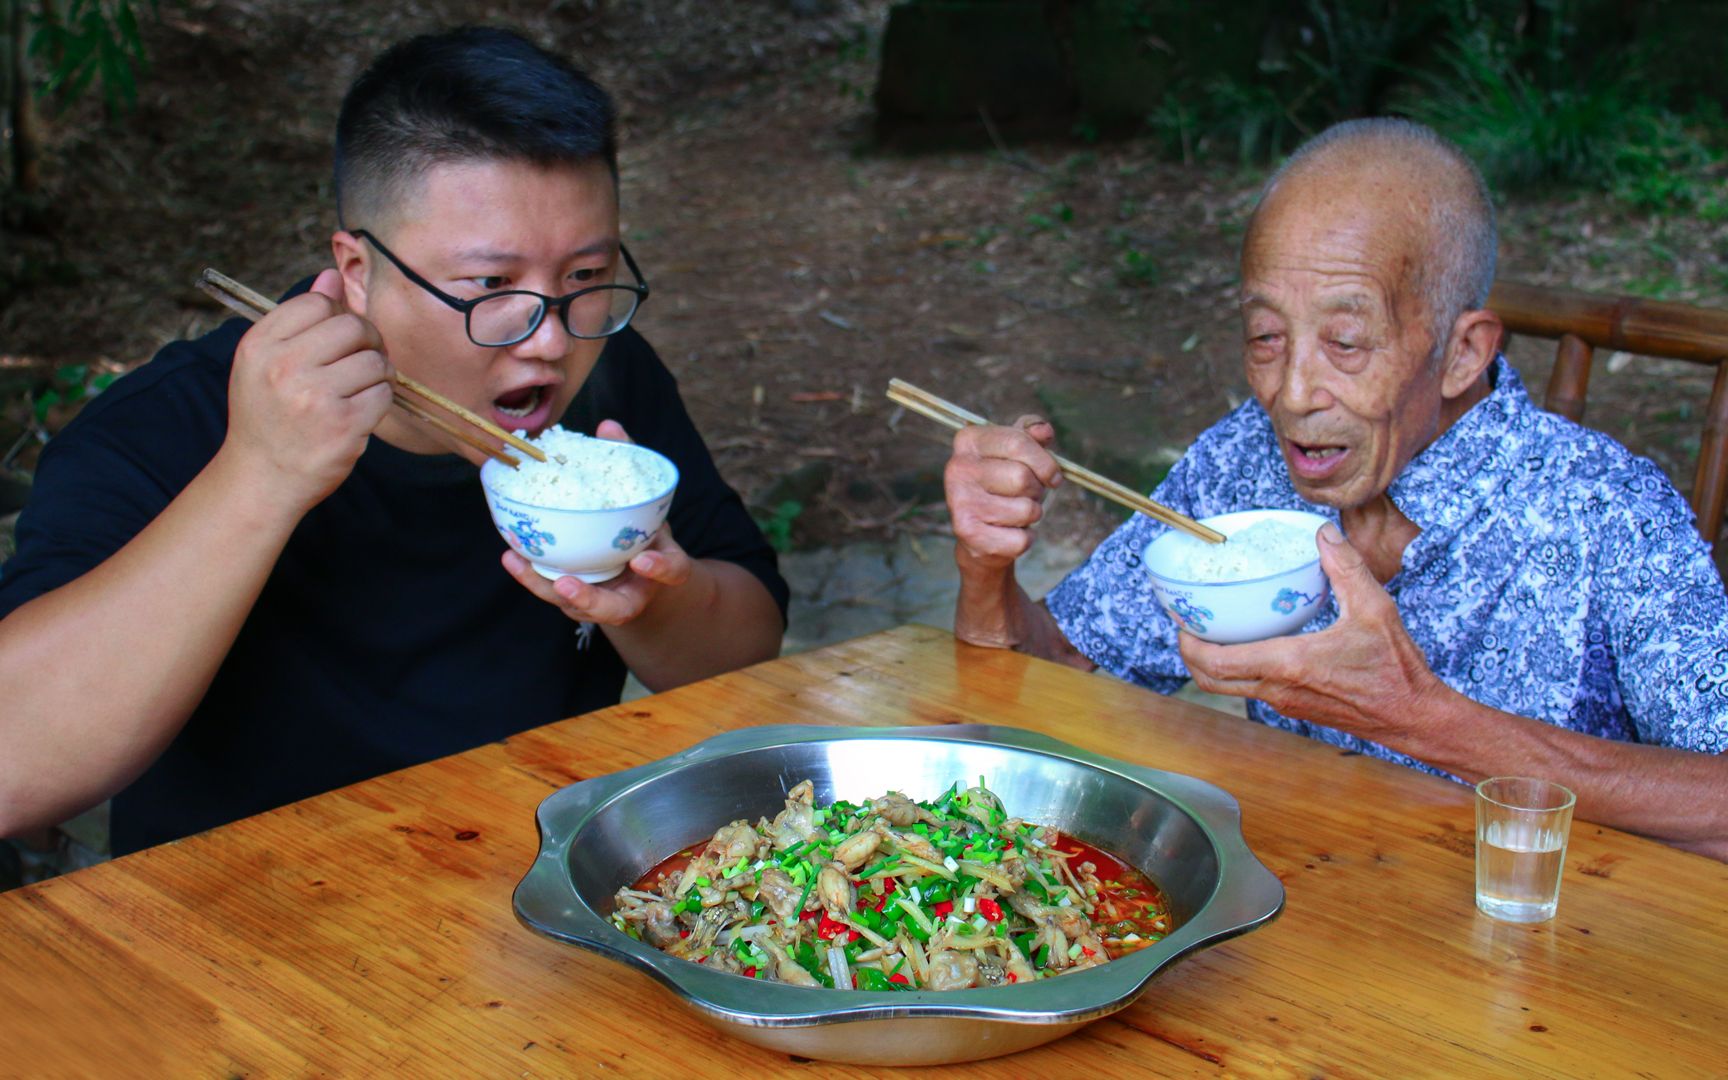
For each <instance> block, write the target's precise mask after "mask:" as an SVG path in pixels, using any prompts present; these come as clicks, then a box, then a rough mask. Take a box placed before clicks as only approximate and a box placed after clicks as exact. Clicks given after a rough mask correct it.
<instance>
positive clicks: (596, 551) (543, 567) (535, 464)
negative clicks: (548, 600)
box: [480, 427, 678, 582]
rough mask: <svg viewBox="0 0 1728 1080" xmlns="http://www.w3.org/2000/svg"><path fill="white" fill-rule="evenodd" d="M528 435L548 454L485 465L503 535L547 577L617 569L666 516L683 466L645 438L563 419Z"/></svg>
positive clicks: (489, 497)
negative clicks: (610, 435) (574, 427)
mask: <svg viewBox="0 0 1728 1080" xmlns="http://www.w3.org/2000/svg"><path fill="white" fill-rule="evenodd" d="M529 441H530V442H532V443H533V444H534V445H535V446H537V447H539V448H540V449H541V450H542V451H544V452H545V454H546V460H545V461H535V460H534V459H533V458H531V457H528V456H527V455H526V454H522V455H519V456H520V457H521V462H522V463H521V464H520V465H519V466H517V467H515V468H512V467H511V466H509V465H506V464H504V463H503V462H501V461H498V460H495V459H493V460H488V461H487V462H486V463H485V464H484V465H482V466H481V467H480V485H481V487H483V488H484V489H485V491H486V506H487V508H488V509H490V510H491V511H492V522H493V524H495V525H497V526H498V533H499V535H501V536H503V537H504V542H505V543H507V544H509V545H510V546H511V547H512V548H513V549H515V551H516V553H517V554H519V555H521V556H522V557H523V558H524V559H527V560H528V562H529V563H530V564H531V565H532V566H533V567H534V569H535V571H536V572H537V573H539V574H540V576H542V577H546V578H560V577H575V578H581V579H582V580H583V581H587V582H598V581H608V580H610V579H612V578H615V577H617V576H618V575H619V574H620V573H622V572H623V570H624V566H625V564H626V563H628V562H629V561H630V560H631V559H632V558H633V557H634V556H635V555H636V553H637V552H639V551H641V550H642V549H643V548H645V547H647V546H648V543H649V541H651V540H652V539H653V538H654V534H655V532H657V531H658V530H659V528H660V525H661V523H662V522H664V521H665V520H666V511H668V510H670V509H671V508H672V493H673V492H674V491H676V490H677V488H678V467H677V466H676V465H674V464H672V462H671V461H670V460H669V459H667V458H666V457H665V456H664V455H661V454H657V453H655V452H654V451H652V450H650V449H648V448H647V447H645V446H636V445H634V444H633V443H626V442H613V441H612V440H610V439H596V438H592V437H590V436H587V435H582V434H580V433H578V432H574V431H566V430H564V429H563V428H561V427H551V428H548V429H547V430H545V431H543V432H541V433H540V434H539V435H538V436H537V437H535V438H533V439H531V440H529Z"/></svg>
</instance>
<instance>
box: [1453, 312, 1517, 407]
mask: <svg viewBox="0 0 1728 1080" xmlns="http://www.w3.org/2000/svg"><path fill="white" fill-rule="evenodd" d="M1503 330H1504V327H1502V326H1501V324H1500V316H1498V315H1496V314H1494V313H1493V312H1492V311H1489V310H1487V309H1485V308H1484V309H1482V310H1480V311H1466V312H1465V313H1464V314H1462V315H1460V316H1458V319H1457V321H1456V322H1454V323H1453V324H1452V336H1451V338H1450V340H1448V342H1447V344H1446V358H1445V360H1443V361H1442V369H1441V372H1440V394H1441V396H1443V397H1445V398H1448V399H1450V398H1456V397H1458V396H1460V395H1462V394H1463V393H1464V392H1465V391H1467V390H1469V389H1470V388H1471V387H1472V386H1475V385H1476V381H1477V380H1478V379H1480V378H1482V373H1483V372H1484V371H1487V370H1488V365H1489V364H1492V363H1493V362H1494V355H1495V353H1496V352H1497V351H1498V350H1499V347H1500V335H1501V333H1502V331H1503Z"/></svg>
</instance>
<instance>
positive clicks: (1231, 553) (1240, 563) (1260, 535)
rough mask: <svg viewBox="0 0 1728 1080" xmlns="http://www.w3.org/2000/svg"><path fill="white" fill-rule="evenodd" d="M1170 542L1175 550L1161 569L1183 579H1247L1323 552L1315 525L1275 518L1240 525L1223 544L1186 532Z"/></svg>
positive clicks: (1289, 565) (1290, 565)
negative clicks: (1292, 522)
mask: <svg viewBox="0 0 1728 1080" xmlns="http://www.w3.org/2000/svg"><path fill="white" fill-rule="evenodd" d="M1170 543H1171V545H1172V546H1173V547H1174V550H1173V551H1171V552H1170V555H1169V560H1168V561H1167V562H1165V563H1164V565H1163V566H1162V567H1160V568H1159V572H1160V573H1161V574H1163V575H1164V576H1165V577H1171V578H1176V579H1177V580H1179V581H1205V582H1219V581H1247V580H1250V579H1253V578H1262V577H1266V576H1268V575H1270V574H1277V573H1281V572H1282V571H1285V570H1290V569H1294V568H1295V567H1298V566H1301V565H1302V564H1303V563H1306V562H1308V561H1310V560H1312V559H1313V558H1315V556H1316V555H1317V554H1318V553H1319V548H1318V547H1317V546H1316V545H1315V542H1314V530H1313V529H1311V528H1309V527H1307V526H1304V525H1292V524H1291V523H1289V522H1287V521H1279V520H1277V519H1275V518H1266V519H1264V520H1261V521H1256V522H1255V523H1254V524H1252V525H1249V526H1246V527H1244V528H1242V529H1238V530H1236V531H1235V532H1232V533H1231V534H1230V538H1229V539H1228V540H1226V541H1224V543H1222V544H1208V543H1207V542H1206V541H1204V540H1201V539H1199V538H1197V537H1193V536H1189V535H1187V534H1186V533H1180V534H1177V535H1176V536H1174V537H1172V538H1171V540H1170Z"/></svg>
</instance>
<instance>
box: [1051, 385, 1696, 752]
mask: <svg viewBox="0 0 1728 1080" xmlns="http://www.w3.org/2000/svg"><path fill="white" fill-rule="evenodd" d="M1492 374H1493V383H1494V388H1493V391H1492V393H1490V395H1489V396H1488V397H1487V398H1485V399H1484V400H1482V401H1480V402H1478V403H1477V404H1476V406H1475V407H1474V408H1472V409H1471V410H1470V411H1469V412H1468V413H1466V414H1465V415H1464V416H1463V417H1462V418H1461V419H1460V420H1459V421H1458V422H1457V423H1456V424H1454V425H1453V426H1452V427H1451V428H1450V429H1449V430H1448V431H1446V432H1445V433H1444V434H1443V435H1441V436H1440V437H1439V438H1438V439H1436V440H1435V441H1434V443H1433V444H1432V445H1430V446H1429V447H1428V448H1427V449H1425V450H1423V451H1422V452H1421V453H1420V454H1418V455H1417V456H1416V457H1415V458H1414V459H1413V460H1412V461H1411V462H1410V464H1409V465H1408V466H1407V467H1406V468H1405V470H1404V472H1403V473H1402V474H1401V475H1400V476H1399V477H1398V479H1397V480H1396V481H1394V482H1393V484H1392V487H1391V490H1390V492H1389V494H1390V495H1391V497H1392V501H1393V502H1394V503H1395V504H1396V505H1397V507H1398V509H1399V510H1400V511H1402V512H1403V514H1404V515H1405V516H1406V517H1408V518H1409V519H1410V520H1411V521H1412V522H1414V523H1415V524H1416V525H1417V526H1418V527H1419V528H1420V529H1421V530H1422V531H1421V534H1420V535H1419V536H1417V537H1416V539H1415V540H1413V541H1412V542H1411V543H1410V546H1409V547H1408V548H1406V549H1405V551H1404V558H1403V565H1402V567H1401V568H1400V570H1399V571H1398V573H1397V574H1396V575H1394V576H1393V578H1392V580H1391V581H1389V582H1387V583H1386V590H1387V592H1388V593H1390V594H1391V596H1392V598H1393V599H1394V600H1395V601H1396V602H1397V605H1398V612H1399V614H1400V615H1401V616H1402V618H1403V620H1404V626H1405V628H1406V629H1407V630H1408V631H1409V633H1410V636H1411V637H1412V638H1413V639H1414V640H1415V642H1416V644H1417V645H1418V646H1419V647H1420V648H1421V649H1422V652H1423V653H1424V654H1425V655H1426V656H1427V658H1428V663H1429V666H1430V667H1432V668H1433V670H1434V673H1435V674H1436V675H1438V676H1439V677H1440V678H1441V679H1442V680H1443V681H1444V682H1445V683H1446V685H1448V686H1450V687H1452V688H1453V689H1454V690H1457V691H1459V692H1460V693H1462V694H1464V695H1466V696H1467V697H1470V698H1472V699H1473V700H1475V701H1478V702H1481V703H1482V704H1484V705H1489V706H1492V707H1494V708H1496V709H1501V710H1504V711H1506V712H1509V713H1515V714H1517V715H1520V716H1528V717H1533V718H1536V719H1539V720H1543V721H1546V722H1548V723H1550V724H1554V725H1556V726H1559V727H1564V728H1569V729H1571V730H1573V731H1580V732H1585V733H1587V734H1591V735H1599V736H1602V737H1604V738H1610V739H1620V740H1625V741H1630V742H1641V743H1651V744H1656V745H1661V746H1672V747H1679V748H1682V749H1686V750H1698V751H1706V752H1711V753H1719V752H1721V751H1723V750H1725V749H1728V595H1725V594H1724V592H1723V587H1722V581H1721V579H1720V578H1719V577H1718V575H1717V573H1716V568H1715V565H1714V563H1713V562H1712V560H1711V556H1710V551H1709V549H1708V548H1707V547H1706V546H1705V544H1704V543H1703V541H1702V540H1701V539H1700V538H1699V536H1698V530H1697V528H1696V526H1695V525H1694V523H1693V517H1692V511H1691V509H1690V507H1688V506H1687V504H1686V502H1685V500H1684V499H1682V498H1681V496H1680V494H1679V493H1678V492H1677V491H1675V490H1674V488H1673V485H1671V484H1669V482H1668V480H1667V478H1666V477H1665V476H1663V475H1662V473H1661V471H1660V470H1658V469H1657V467H1656V466H1655V465H1654V464H1652V463H1651V462H1649V461H1647V460H1645V459H1644V458H1639V457H1634V456H1633V455H1632V454H1631V453H1630V452H1628V451H1627V450H1626V449H1625V448H1624V447H1622V446H1621V445H1620V444H1619V443H1617V442H1615V441H1614V440H1612V439H1610V438H1608V437H1607V436H1605V435H1602V434H1599V433H1597V432H1593V431H1590V430H1588V429H1585V428H1582V427H1579V426H1578V425H1577V424H1574V423H1572V422H1571V421H1569V420H1566V419H1563V418H1561V417H1559V416H1556V415H1554V414H1552V413H1549V412H1547V411H1545V410H1543V409H1540V408H1538V407H1537V406H1536V405H1535V404H1534V403H1533V402H1532V401H1531V400H1530V396H1529V395H1528V394H1527V393H1526V392H1525V390H1524V384H1523V382H1522V381H1521V380H1520V379H1519V378H1518V373H1517V372H1516V371H1515V370H1514V369H1513V368H1512V366H1511V365H1510V364H1508V363H1507V362H1506V360H1505V359H1504V358H1503V357H1502V358H1499V359H1497V360H1496V361H1495V364H1494V368H1493V373H1492ZM1153 497H1154V498H1155V499H1157V500H1158V501H1160V502H1163V503H1166V504H1168V505H1170V506H1173V507H1176V508H1177V509H1180V510H1182V511H1183V512H1185V513H1187V514H1189V515H1191V516H1193V517H1199V518H1203V517H1208V516H1210V515H1213V514H1222V513H1228V512H1229V511H1232V510H1247V509H1250V508H1255V507H1282V508H1287V509H1295V510H1308V511H1310V512H1313V513H1318V514H1323V515H1325V516H1326V517H1329V518H1331V519H1332V520H1333V521H1337V520H1338V513H1337V511H1336V510H1333V509H1330V508H1328V507H1322V506H1315V505H1313V504H1311V503H1308V502H1307V501H1305V500H1304V499H1302V498H1301V497H1300V496H1299V495H1297V493H1296V489H1295V487H1294V486H1293V485H1292V484H1291V482H1290V476H1289V473H1288V472H1287V471H1286V467H1285V464H1284V459H1283V457H1282V455H1281V454H1280V453H1279V449H1278V443H1277V438H1276V436H1275V435H1274V434H1273V431H1272V423H1271V420H1270V419H1269V418H1268V417H1267V415H1266V412H1265V410H1263V409H1261V407H1260V405H1259V403H1257V402H1254V401H1250V402H1248V403H1247V404H1246V405H1243V406H1242V407H1241V408H1239V409H1237V410H1236V411H1235V412H1233V413H1231V414H1230V415H1229V416H1227V417H1225V418H1224V419H1223V420H1221V421H1220V422H1219V423H1217V424H1215V425H1214V426H1213V427H1212V428H1210V429H1209V430H1207V431H1206V432H1205V433H1204V434H1203V435H1201V436H1200V438H1199V439H1198V440H1197V441H1196V442H1195V443H1194V446H1193V447H1192V448H1191V449H1190V450H1189V451H1188V453H1187V455H1186V456H1184V457H1183V458H1182V460H1181V461H1180V462H1178V463H1177V464H1176V466H1175V467H1174V468H1173V469H1171V471H1170V475H1169V476H1168V477H1167V478H1166V479H1165V480H1164V482H1163V483H1162V484H1160V485H1159V486H1158V489H1157V491H1156V492H1155V493H1154V495H1153ZM1166 528H1167V527H1166V526H1164V525H1160V524H1158V523H1157V522H1154V521H1152V520H1151V519H1150V518H1146V517H1143V516H1139V515H1136V516H1135V517H1134V518H1132V519H1131V520H1129V521H1128V522H1126V523H1125V524H1124V525H1122V527H1121V528H1119V529H1117V530H1116V532H1115V533H1114V534H1112V535H1111V536H1110V537H1109V538H1108V539H1107V540H1105V541H1104V543H1102V544H1101V545H1099V547H1098V549H1097V550H1096V551H1095V552H1093V554H1092V557H1091V558H1090V559H1089V560H1088V561H1087V562H1086V563H1085V565H1083V566H1081V567H1080V568H1079V569H1077V570H1075V571H1074V572H1073V573H1072V574H1070V575H1069V576H1068V577H1067V579H1066V580H1064V581H1063V582H1062V583H1061V584H1060V585H1058V586H1057V587H1056V588H1055V589H1054V590H1052V591H1051V593H1050V595H1049V596H1048V597H1047V598H1046V599H1047V603H1048V605H1049V608H1050V611H1051V613H1052V614H1053V615H1055V617H1056V621H1057V623H1058V625H1060V626H1061V628H1062V632H1063V633H1064V634H1066V635H1067V637H1068V640H1069V641H1071V642H1072V643H1073V644H1074V646H1075V647H1076V648H1078V649H1079V650H1080V651H1081V652H1083V653H1085V654H1086V655H1087V656H1088V657H1090V658H1091V659H1092V660H1093V661H1094V662H1095V663H1097V664H1098V665H1099V666H1100V667H1101V668H1103V669H1104V670H1106V671H1108V672H1110V673H1112V674H1114V675H1117V676H1120V677H1122V678H1125V679H1128V680H1129V681H1131V682H1135V683H1138V684H1140V685H1142V686H1147V687H1150V688H1152V689H1154V690H1157V691H1159V692H1161V693H1170V692H1172V691H1174V690H1176V689H1177V688H1178V687H1180V686H1181V685H1182V683H1183V682H1184V681H1185V680H1186V679H1187V677H1188V672H1187V669H1186V668H1185V667H1184V665H1183V663H1182V658H1181V656H1180V655H1179V654H1178V652H1177V648H1176V626H1175V624H1174V623H1173V622H1172V621H1171V619H1170V618H1169V616H1167V615H1166V614H1165V613H1164V612H1163V610H1162V609H1160V608H1159V606H1158V602H1157V600H1156V599H1155V598H1154V597H1153V595H1152V589H1151V587H1150V585H1149V584H1148V582H1147V580H1146V576H1145V572H1144V571H1143V570H1142V569H1141V566H1140V553H1141V551H1142V550H1144V549H1145V547H1146V545H1147V544H1148V543H1150V542H1151V541H1152V540H1154V539H1156V538H1157V537H1158V536H1159V535H1161V534H1162V533H1163V532H1164V531H1165V529H1166ZM1337 618H1338V607H1337V601H1336V599H1335V598H1334V599H1328V600H1327V602H1326V604H1325V606H1324V607H1323V608H1322V609H1321V610H1320V613H1319V614H1318V615H1316V616H1315V618H1314V619H1313V620H1312V621H1310V622H1309V623H1308V625H1307V626H1306V627H1304V628H1303V632H1304V633H1310V632H1313V631H1315V630H1319V629H1321V628H1324V627H1326V626H1329V625H1331V623H1332V622H1334V621H1335V620H1336V619H1337ZM1248 714H1249V716H1251V717H1253V718H1254V719H1256V720H1258V721H1260V722H1261V723H1264V724H1269V725H1272V726H1273V727H1280V728H1284V729H1286V730H1289V731H1294V732H1297V733H1299V734H1302V735H1307V736H1310V737H1312V738H1316V739H1320V740H1323V741H1325V742H1327V743H1331V744H1333V745H1335V746H1340V747H1346V748H1349V749H1352V750H1356V751H1359V752H1362V753H1366V754H1372V755H1374V756H1376V757H1381V758H1385V759H1387V760H1390V761H1396V762H1400V763H1403V764H1405V765H1410V766H1414V767H1416V768H1421V769H1424V770H1425V771H1428V772H1435V773H1438V772H1439V770H1437V769H1433V768H1431V767H1429V766H1426V765H1423V764H1422V763H1420V762H1418V761H1416V760H1415V759H1413V758H1411V757H1409V756H1408V755H1406V754H1401V753H1399V752H1397V751H1395V750H1391V749H1388V748H1387V747H1384V746H1381V745H1380V744H1378V743H1375V742H1371V741H1369V740H1367V739H1363V738H1360V737H1359V736H1355V735H1351V734H1347V733H1345V732H1342V731H1338V730H1336V729H1334V728H1330V727H1324V726H1322V725H1319V724H1314V723H1309V722H1307V721H1304V720H1300V719H1295V718H1292V717H1287V716H1283V715H1281V714H1279V713H1278V712H1276V711H1274V710H1273V709H1272V708H1271V707H1270V706H1268V705H1266V704H1265V703H1263V702H1259V701H1250V702H1249V703H1248ZM1441 775H1445V774H1443V773H1441Z"/></svg>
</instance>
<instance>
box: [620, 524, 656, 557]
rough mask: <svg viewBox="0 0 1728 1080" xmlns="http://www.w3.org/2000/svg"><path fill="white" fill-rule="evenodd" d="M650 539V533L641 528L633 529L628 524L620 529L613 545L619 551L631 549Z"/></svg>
mask: <svg viewBox="0 0 1728 1080" xmlns="http://www.w3.org/2000/svg"><path fill="white" fill-rule="evenodd" d="M646 539H648V534H647V533H645V532H643V531H642V530H641V529H633V528H631V527H630V526H628V525H626V526H624V527H623V528H622V529H619V530H618V535H617V536H615V537H613V538H612V546H613V547H615V548H617V549H618V550H619V551H629V550H630V549H631V548H633V547H635V546H636V545H637V544H640V543H641V542H642V541H644V540H646Z"/></svg>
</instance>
